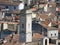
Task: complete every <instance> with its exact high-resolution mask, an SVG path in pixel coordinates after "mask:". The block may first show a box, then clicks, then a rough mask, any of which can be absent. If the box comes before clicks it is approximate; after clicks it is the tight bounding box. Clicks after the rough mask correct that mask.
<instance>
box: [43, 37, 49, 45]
mask: <svg viewBox="0 0 60 45" xmlns="http://www.w3.org/2000/svg"><path fill="white" fill-rule="evenodd" d="M43 45H49V38H47V37H45V38H44V39H43Z"/></svg>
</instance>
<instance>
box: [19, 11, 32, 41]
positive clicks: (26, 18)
mask: <svg viewBox="0 0 60 45" xmlns="http://www.w3.org/2000/svg"><path fill="white" fill-rule="evenodd" d="M19 32H20V36H19V37H20V41H22V42H31V41H32V11H31V10H26V11H25V12H24V13H22V14H21V18H20V31H19Z"/></svg>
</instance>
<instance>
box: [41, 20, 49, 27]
mask: <svg viewBox="0 0 60 45" xmlns="http://www.w3.org/2000/svg"><path fill="white" fill-rule="evenodd" d="M41 23H42V24H45V25H47V26H48V24H49V23H50V21H46V20H45V21H42V22H41Z"/></svg>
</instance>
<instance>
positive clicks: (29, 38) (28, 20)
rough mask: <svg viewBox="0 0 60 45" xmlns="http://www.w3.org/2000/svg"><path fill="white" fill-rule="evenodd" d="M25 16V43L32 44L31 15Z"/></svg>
mask: <svg viewBox="0 0 60 45" xmlns="http://www.w3.org/2000/svg"><path fill="white" fill-rule="evenodd" d="M27 13H28V14H27V15H26V42H32V13H30V11H28V12H27Z"/></svg>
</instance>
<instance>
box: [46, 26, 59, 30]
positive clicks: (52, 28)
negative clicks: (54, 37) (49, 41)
mask: <svg viewBox="0 0 60 45" xmlns="http://www.w3.org/2000/svg"><path fill="white" fill-rule="evenodd" d="M47 29H48V30H58V28H55V27H47Z"/></svg>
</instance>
